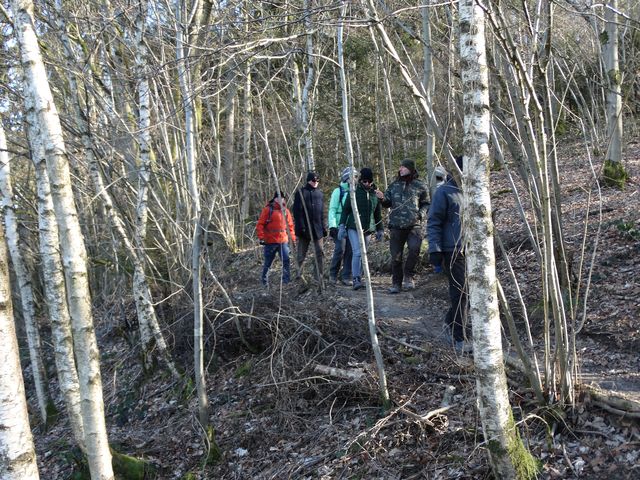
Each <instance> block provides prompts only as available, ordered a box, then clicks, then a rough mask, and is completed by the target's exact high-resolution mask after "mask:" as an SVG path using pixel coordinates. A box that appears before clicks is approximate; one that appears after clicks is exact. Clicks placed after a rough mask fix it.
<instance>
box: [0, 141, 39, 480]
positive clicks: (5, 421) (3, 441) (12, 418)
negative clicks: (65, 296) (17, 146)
mask: <svg viewBox="0 0 640 480" xmlns="http://www.w3.org/2000/svg"><path fill="white" fill-rule="evenodd" d="M0 148H3V147H2V145H0ZM0 339H1V341H0V359H1V360H2V368H0V425H2V428H0V458H2V461H0V478H1V479H2V480H37V479H38V478H40V477H39V475H38V465H37V463H36V452H35V449H34V447H33V438H32V436H31V428H30V427H29V414H28V413H27V400H26V398H25V394H24V382H23V380H22V371H21V370H20V357H19V356H18V340H17V338H16V331H15V326H14V323H13V307H12V305H11V286H10V283H9V268H8V257H7V247H6V245H5V238H4V227H3V226H2V225H1V224H0Z"/></svg>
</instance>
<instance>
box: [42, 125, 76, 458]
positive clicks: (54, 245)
mask: <svg viewBox="0 0 640 480" xmlns="http://www.w3.org/2000/svg"><path fill="white" fill-rule="evenodd" d="M35 135H36V134H35V133H33V134H31V136H32V137H35ZM32 155H33V160H34V165H35V173H36V192H37V197H38V235H39V238H40V258H41V261H42V277H43V279H44V282H43V283H44V298H45V301H46V303H47V310H48V312H49V320H50V321H51V336H52V338H53V352H54V359H55V364H56V370H57V372H58V386H59V388H60V391H61V392H62V396H63V397H64V402H65V405H66V407H67V415H68V416H69V423H70V424H71V430H72V431H73V436H74V439H75V441H76V443H77V444H78V446H79V447H80V449H81V450H82V451H83V452H86V446H85V440H84V429H83V427H82V422H83V420H82V409H81V406H80V380H79V379H78V371H77V368H76V361H75V358H74V352H73V333H72V328H71V316H70V314H69V307H68V306H67V302H66V300H65V299H66V297H67V293H66V288H65V281H64V271H63V268H62V262H61V261H60V247H59V245H60V242H59V236H58V225H57V224H56V216H55V212H54V211H53V200H52V198H51V187H50V184H49V175H48V174H47V164H46V162H45V159H44V154H42V153H38V152H35V151H33V153H32Z"/></svg>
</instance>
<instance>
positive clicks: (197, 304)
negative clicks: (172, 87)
mask: <svg viewBox="0 0 640 480" xmlns="http://www.w3.org/2000/svg"><path fill="white" fill-rule="evenodd" d="M184 11H185V5H184V3H183V2H182V1H181V0H177V2H176V12H177V22H176V28H177V31H176V33H177V35H176V57H177V66H178V81H179V83H180V93H181V96H182V108H183V111H184V121H185V156H186V163H187V182H188V184H189V193H190V194H191V225H192V229H193V237H192V238H193V241H192V244H191V249H192V250H191V276H192V285H193V293H192V295H193V338H194V347H193V360H194V375H195V378H196V394H197V397H198V419H199V420H200V424H201V425H202V428H203V429H204V430H205V431H208V426H209V399H208V397H207V386H206V377H205V370H204V331H203V330H204V328H203V327H204V324H203V323H204V322H203V320H204V316H203V302H202V239H203V233H204V232H203V228H202V219H201V215H202V211H201V207H200V191H199V189H198V178H197V166H196V165H197V163H196V146H195V135H194V118H193V98H194V94H193V91H192V89H191V76H190V71H189V68H188V65H187V60H186V58H187V55H186V53H187V52H186V44H187V42H185V30H184V29H185V25H184V23H183V22H184V20H183V19H184V13H185V12H184Z"/></svg>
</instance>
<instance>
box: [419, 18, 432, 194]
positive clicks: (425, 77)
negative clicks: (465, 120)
mask: <svg viewBox="0 0 640 480" xmlns="http://www.w3.org/2000/svg"><path fill="white" fill-rule="evenodd" d="M421 12H422V41H423V42H424V46H423V52H424V58H423V73H422V87H423V88H424V94H425V100H426V102H427V103H428V104H429V105H432V100H433V94H434V92H435V86H436V81H435V77H434V75H433V53H432V44H431V13H430V7H429V6H427V5H425V6H424V7H422V9H421ZM426 135H427V140H426V145H425V150H426V157H425V164H426V165H425V168H426V170H427V177H426V178H427V181H429V182H430V180H431V177H432V176H433V169H434V168H435V165H434V161H433V159H434V157H435V147H436V145H435V135H434V134H433V132H432V131H431V126H430V125H427V131H426ZM429 195H431V190H429Z"/></svg>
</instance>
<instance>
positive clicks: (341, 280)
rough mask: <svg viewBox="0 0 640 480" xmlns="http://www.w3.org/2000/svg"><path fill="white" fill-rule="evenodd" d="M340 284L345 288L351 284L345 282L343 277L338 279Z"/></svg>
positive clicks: (347, 281)
mask: <svg viewBox="0 0 640 480" xmlns="http://www.w3.org/2000/svg"><path fill="white" fill-rule="evenodd" d="M340 283H341V284H342V285H344V286H345V287H348V286H349V285H351V282H350V281H349V280H347V279H346V278H345V277H342V278H341V279H340Z"/></svg>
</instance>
